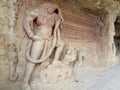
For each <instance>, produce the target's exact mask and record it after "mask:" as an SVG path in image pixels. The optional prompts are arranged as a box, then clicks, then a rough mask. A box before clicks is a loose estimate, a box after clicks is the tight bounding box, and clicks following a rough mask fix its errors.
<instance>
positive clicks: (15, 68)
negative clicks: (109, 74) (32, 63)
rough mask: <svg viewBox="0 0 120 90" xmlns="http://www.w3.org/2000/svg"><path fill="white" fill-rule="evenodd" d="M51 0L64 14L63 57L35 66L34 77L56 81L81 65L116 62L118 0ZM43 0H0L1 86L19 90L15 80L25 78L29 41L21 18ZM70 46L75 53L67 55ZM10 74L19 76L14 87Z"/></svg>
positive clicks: (119, 2) (103, 64)
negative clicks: (43, 65)
mask: <svg viewBox="0 0 120 90" xmlns="http://www.w3.org/2000/svg"><path fill="white" fill-rule="evenodd" d="M48 1H49V2H54V3H56V4H57V5H58V6H60V9H61V12H62V15H63V18H64V23H63V24H62V30H61V37H62V40H63V42H64V44H65V46H64V50H63V53H62V55H61V58H60V60H59V61H58V62H55V63H52V64H51V65H49V66H48V67H47V68H44V69H43V70H39V69H37V68H36V69H35V71H34V73H33V76H32V79H31V81H32V80H35V77H38V79H39V80H40V81H39V82H43V83H48V82H49V83H53V82H54V83H56V82H59V81H61V80H64V79H66V78H70V77H71V76H72V75H73V71H75V70H76V69H79V68H81V66H84V65H92V66H107V65H108V66H109V65H111V64H114V63H116V62H117V60H116V48H115V42H114V38H113V37H114V36H115V29H118V28H115V26H114V22H116V18H117V17H118V16H119V14H120V1H119V0H116V1H114V0H75V1H67V0H48ZM42 2H44V0H34V1H33V0H9V1H8V0H1V1H0V14H1V15H0V89H5V90H7V89H8V90H10V89H11V90H14V89H15V90H17V89H18V90H19V86H17V85H16V83H19V82H21V80H22V79H23V75H24V72H25V65H26V60H25V52H26V49H27V44H28V37H27V35H26V34H25V32H24V30H23V27H22V21H23V18H24V16H25V12H26V10H27V9H29V10H30V8H33V7H36V6H38V5H39V4H40V3H42ZM116 36H119V35H118V34H117V35H116ZM69 46H70V47H73V48H75V50H74V49H72V50H73V51H74V52H72V50H71V51H70V52H68V54H69V53H72V54H71V57H69V55H68V56H67V55H66V58H65V57H64V56H65V53H67V50H68V48H67V47H69ZM69 49H70V48H69ZM76 53H77V54H76ZM72 55H73V56H72ZM53 56H54V55H53ZM75 58H76V59H75ZM72 59H73V60H72ZM38 67H39V65H38ZM78 71H79V70H78ZM11 72H15V73H16V74H11ZM36 73H37V76H36ZM53 73H55V74H54V75H53ZM16 75H17V76H16ZM46 75H47V76H46ZM11 76H13V77H16V78H15V80H16V81H15V87H11ZM5 87H7V88H5ZM16 88H17V89H16Z"/></svg>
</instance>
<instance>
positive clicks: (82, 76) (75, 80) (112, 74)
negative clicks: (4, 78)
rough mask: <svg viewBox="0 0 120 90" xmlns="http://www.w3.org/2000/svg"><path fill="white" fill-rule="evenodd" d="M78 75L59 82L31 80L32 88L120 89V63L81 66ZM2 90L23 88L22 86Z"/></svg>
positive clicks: (63, 89)
mask: <svg viewBox="0 0 120 90" xmlns="http://www.w3.org/2000/svg"><path fill="white" fill-rule="evenodd" d="M76 72H77V73H76V74H78V75H77V76H74V75H73V76H72V77H71V78H69V79H66V80H64V81H60V82H58V83H52V84H50V83H48V84H41V83H39V82H37V81H32V82H31V87H32V90H120V85H119V84H120V63H119V64H117V65H115V66H112V67H110V68H106V69H105V68H102V69H101V68H93V67H83V68H82V67H81V69H79V70H78V71H76ZM0 90H21V89H20V86H19V85H17V86H15V87H11V88H10V87H9V88H8V87H2V88H0Z"/></svg>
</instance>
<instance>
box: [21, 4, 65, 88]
mask: <svg viewBox="0 0 120 90" xmlns="http://www.w3.org/2000/svg"><path fill="white" fill-rule="evenodd" d="M62 22H63V17H62V15H61V12H60V8H59V7H58V6H57V5H56V4H52V3H43V4H40V5H39V6H38V7H37V8H35V9H32V10H31V11H28V12H27V13H26V16H25V18H24V20H23V28H24V31H25V33H26V34H27V35H28V38H29V43H28V49H27V51H26V57H25V58H26V60H27V64H26V70H25V73H24V77H23V82H22V89H23V90H31V87H30V85H29V82H30V78H31V75H32V73H33V70H34V68H35V66H36V64H38V63H39V64H40V65H41V66H45V67H46V66H47V65H48V64H50V63H51V61H50V59H49V57H50V56H51V54H52V53H53V52H54V51H55V55H54V60H52V61H53V62H54V61H57V60H59V57H60V53H61V51H62V49H63V46H64V44H63V43H62V41H61V37H60V26H61V23H62Z"/></svg>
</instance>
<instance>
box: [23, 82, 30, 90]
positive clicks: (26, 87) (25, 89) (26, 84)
mask: <svg viewBox="0 0 120 90" xmlns="http://www.w3.org/2000/svg"><path fill="white" fill-rule="evenodd" d="M21 88H22V90H32V89H31V87H30V85H29V84H28V83H24V82H23V83H22V86H21Z"/></svg>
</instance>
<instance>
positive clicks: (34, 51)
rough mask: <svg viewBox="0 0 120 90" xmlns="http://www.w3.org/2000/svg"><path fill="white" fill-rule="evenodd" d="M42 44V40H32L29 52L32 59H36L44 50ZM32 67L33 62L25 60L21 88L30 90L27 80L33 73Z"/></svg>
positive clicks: (33, 65) (43, 42)
mask: <svg viewBox="0 0 120 90" xmlns="http://www.w3.org/2000/svg"><path fill="white" fill-rule="evenodd" d="M29 44H30V43H29ZM44 45H45V41H44V40H41V41H37V42H33V44H32V47H31V53H30V55H31V57H32V58H34V59H38V58H39V57H40V56H41V54H42V52H43V50H44ZM34 67H35V64H33V63H30V62H27V65H26V70H25V75H24V78H23V83H22V89H23V90H31V88H30V86H29V81H30V77H31V75H32V73H33V70H34Z"/></svg>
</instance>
